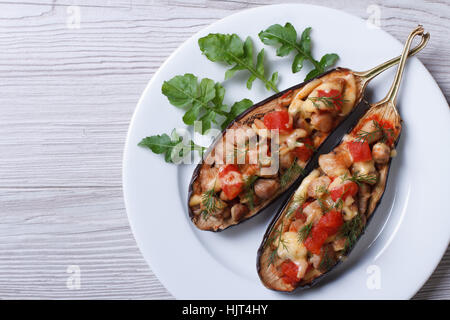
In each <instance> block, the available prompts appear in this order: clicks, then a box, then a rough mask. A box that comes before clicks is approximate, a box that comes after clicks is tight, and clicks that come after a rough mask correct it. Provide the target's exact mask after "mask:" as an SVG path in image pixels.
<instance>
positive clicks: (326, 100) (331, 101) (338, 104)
mask: <svg viewBox="0 0 450 320" xmlns="http://www.w3.org/2000/svg"><path fill="white" fill-rule="evenodd" d="M307 100H310V101H311V102H312V103H313V105H314V107H316V108H317V109H319V108H320V105H319V102H322V103H323V105H324V106H326V107H328V108H342V105H343V104H344V102H346V101H347V100H345V99H342V97H341V95H340V94H338V95H335V96H333V97H309V98H308V99H307Z"/></svg>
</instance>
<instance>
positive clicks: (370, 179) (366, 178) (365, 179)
mask: <svg viewBox="0 0 450 320" xmlns="http://www.w3.org/2000/svg"><path fill="white" fill-rule="evenodd" d="M341 179H342V182H344V181H346V180H348V181H353V182H355V183H357V184H358V185H359V186H360V185H361V183H368V184H374V183H376V182H377V180H378V177H377V175H376V174H360V173H359V172H355V173H354V174H353V175H352V176H351V177H349V176H348V174H347V173H346V174H345V175H344V176H343V177H342V178H341Z"/></svg>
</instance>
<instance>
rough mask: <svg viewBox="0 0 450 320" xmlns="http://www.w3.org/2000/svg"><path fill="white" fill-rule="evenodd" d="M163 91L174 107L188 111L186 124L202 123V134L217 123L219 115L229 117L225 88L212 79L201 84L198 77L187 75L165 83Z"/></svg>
mask: <svg viewBox="0 0 450 320" xmlns="http://www.w3.org/2000/svg"><path fill="white" fill-rule="evenodd" d="M161 91H162V93H163V94H164V95H165V96H166V97H167V98H168V99H169V102H170V103H171V104H172V105H174V106H175V107H178V108H183V109H184V110H186V113H185V114H184V116H183V122H184V123H185V124H187V125H193V124H194V122H195V121H201V123H202V130H201V133H204V132H206V131H207V130H208V129H210V128H211V124H212V123H217V120H216V116H217V115H221V116H224V117H227V116H228V112H227V111H226V109H227V106H226V105H224V104H223V99H224V96H225V88H224V87H223V86H222V85H221V84H220V83H215V82H214V81H213V80H211V79H208V78H204V79H201V80H200V83H199V82H198V79H197V77H196V76H194V75H193V74H191V73H186V74H185V75H182V76H181V75H179V76H175V77H173V78H172V79H170V80H168V81H164V83H163V85H162V89H161Z"/></svg>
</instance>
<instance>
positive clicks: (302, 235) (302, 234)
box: [298, 222, 313, 242]
mask: <svg viewBox="0 0 450 320" xmlns="http://www.w3.org/2000/svg"><path fill="white" fill-rule="evenodd" d="M312 226H313V224H312V222H310V223H308V224H305V225H304V226H303V227H302V228H301V229H300V230H298V242H303V240H305V239H306V238H308V236H309V234H310V233H311V230H312Z"/></svg>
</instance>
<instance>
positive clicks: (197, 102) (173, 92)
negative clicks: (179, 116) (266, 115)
mask: <svg viewBox="0 0 450 320" xmlns="http://www.w3.org/2000/svg"><path fill="white" fill-rule="evenodd" d="M161 90H162V93H163V94H164V95H165V96H166V97H167V98H168V100H169V102H170V103H171V104H172V105H174V106H176V107H179V108H182V109H184V110H186V112H185V114H184V116H183V121H184V123H185V124H187V125H193V124H194V122H195V121H197V120H198V121H200V122H201V125H202V126H201V130H198V131H201V132H200V133H202V134H203V133H205V132H206V131H207V130H208V129H210V128H211V127H212V125H213V124H219V122H218V119H217V116H219V118H220V119H223V121H222V122H221V127H222V129H225V128H226V127H227V126H228V125H229V124H230V122H231V121H233V120H234V119H235V118H236V117H237V116H238V115H239V114H241V113H242V112H244V111H245V110H247V109H248V108H249V107H251V106H252V105H253V102H252V101H251V100H249V99H242V100H241V101H238V102H236V103H234V104H233V105H232V106H231V109H230V110H229V111H227V109H228V106H227V105H225V104H224V103H223V99H224V96H225V88H224V87H223V86H222V85H221V84H220V83H215V82H214V81H213V80H211V79H208V78H204V79H201V80H200V83H199V81H198V78H197V77H196V76H194V75H193V74H190V73H186V74H184V75H178V76H175V77H173V78H172V79H170V80H168V81H164V83H163V86H162V89H161ZM174 134H176V133H175V130H174V131H173V133H172V137H169V136H168V135H167V134H162V135H155V136H150V137H147V138H145V139H143V140H142V141H141V142H140V143H139V144H138V145H139V146H142V147H147V148H149V149H150V150H152V151H153V152H154V153H156V154H162V153H164V154H165V160H166V162H172V163H174V162H177V161H173V158H175V156H176V155H177V153H178V155H177V157H178V158H183V157H185V156H186V155H187V154H188V153H189V151H192V150H197V151H199V152H200V153H201V154H203V152H204V150H205V149H206V148H204V147H202V146H199V145H196V144H195V143H194V142H192V141H189V142H188V144H181V142H182V139H181V138H180V137H178V136H174ZM174 149H175V152H174V151H173V150H174Z"/></svg>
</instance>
